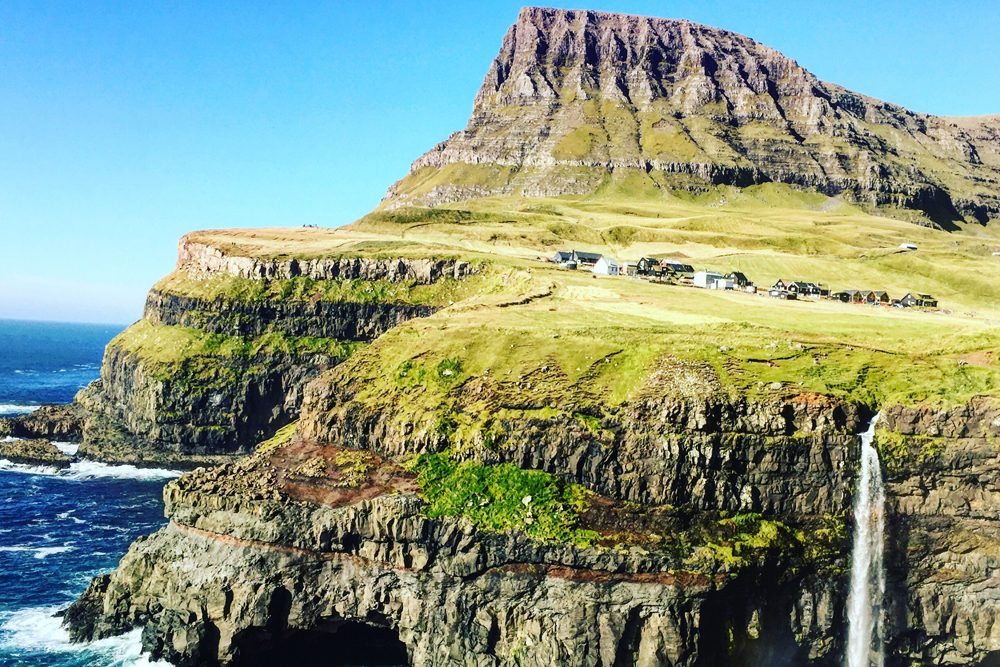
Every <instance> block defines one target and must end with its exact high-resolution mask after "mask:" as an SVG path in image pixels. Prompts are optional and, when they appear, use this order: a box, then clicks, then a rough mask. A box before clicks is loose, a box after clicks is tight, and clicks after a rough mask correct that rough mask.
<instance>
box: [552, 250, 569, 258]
mask: <svg viewBox="0 0 1000 667" xmlns="http://www.w3.org/2000/svg"><path fill="white" fill-rule="evenodd" d="M552 257H554V258H558V259H560V260H567V259H572V258H573V252H572V251H571V250H556V252H555V254H554V255H552Z"/></svg>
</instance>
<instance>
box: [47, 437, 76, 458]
mask: <svg viewBox="0 0 1000 667" xmlns="http://www.w3.org/2000/svg"><path fill="white" fill-rule="evenodd" d="M52 444H53V445H55V446H56V449H58V450H59V451H60V452H62V453H63V454H65V455H66V456H76V453H77V452H78V451H80V445H78V444H76V443H73V442H56V441H55V440H53V441H52Z"/></svg>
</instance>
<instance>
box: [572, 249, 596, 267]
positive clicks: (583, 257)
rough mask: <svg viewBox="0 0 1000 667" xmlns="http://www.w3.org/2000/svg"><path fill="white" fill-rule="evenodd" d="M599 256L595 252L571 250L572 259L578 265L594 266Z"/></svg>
mask: <svg viewBox="0 0 1000 667" xmlns="http://www.w3.org/2000/svg"><path fill="white" fill-rule="evenodd" d="M600 258H601V255H600V254H598V253H596V252H580V251H579V250H574V251H573V259H574V261H576V263H577V264H578V265H580V266H594V265H595V264H597V260H599V259H600Z"/></svg>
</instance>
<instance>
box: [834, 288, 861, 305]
mask: <svg viewBox="0 0 1000 667" xmlns="http://www.w3.org/2000/svg"><path fill="white" fill-rule="evenodd" d="M856 291H857V290H845V291H843V292H834V293H833V294H831V295H830V298H831V299H833V300H835V301H843V302H844V303H847V302H848V301H850V300H851V292H856Z"/></svg>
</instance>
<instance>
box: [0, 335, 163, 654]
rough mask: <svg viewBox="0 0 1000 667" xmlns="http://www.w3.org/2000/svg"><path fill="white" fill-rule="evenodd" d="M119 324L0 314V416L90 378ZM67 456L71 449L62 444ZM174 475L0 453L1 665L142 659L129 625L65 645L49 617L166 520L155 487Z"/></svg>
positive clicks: (70, 391)
mask: <svg viewBox="0 0 1000 667" xmlns="http://www.w3.org/2000/svg"><path fill="white" fill-rule="evenodd" d="M120 330H121V327H117V326H104V325H90V324H55V323H48V322H21V321H10V320H0V416H9V415H15V414H22V413H24V412H28V411H30V410H32V409H34V407H36V406H38V405H40V404H43V403H64V402H68V401H70V400H71V399H72V398H73V395H74V394H75V393H76V392H77V390H78V389H80V388H81V387H83V386H85V385H86V384H87V383H89V382H91V381H92V380H94V379H96V378H97V376H98V371H99V369H100V362H101V355H102V354H103V351H104V346H105V345H106V344H107V342H108V341H109V340H111V338H112V337H113V336H114V335H115V334H117V333H118V332H119V331H120ZM60 448H61V449H63V450H64V451H67V452H71V453H72V452H74V451H75V447H74V446H72V445H69V444H68V443H62V444H60ZM176 476H177V473H175V472H173V471H169V470H158V469H139V468H135V467H133V466H113V465H106V464H102V463H95V462H78V463H74V464H73V465H72V466H71V467H70V468H69V469H68V470H63V471H56V470H54V469H46V468H37V467H29V466H22V465H15V464H12V463H11V462H9V461H4V460H2V459H0V666H3V667H22V666H24V667H27V666H29V665H30V666H31V667H56V666H58V667H67V666H73V667H77V666H79V667H83V666H84V665H86V666H88V667H104V666H108V667H110V666H112V665H120V666H125V665H148V664H150V663H149V662H147V661H146V660H145V659H144V658H143V657H142V656H140V650H139V648H140V645H139V634H140V631H139V630H136V631H133V632H131V633H129V634H128V635H125V636H123V637H116V638H113V639H109V640H103V641H100V642H95V643H93V644H90V645H86V646H80V645H74V644H70V643H69V641H68V638H67V636H66V633H65V631H63V629H62V628H61V626H60V620H59V618H58V617H56V616H54V614H56V613H57V612H58V611H59V610H61V609H64V608H65V607H66V606H67V605H68V604H69V603H70V602H72V601H73V600H74V599H75V598H76V596H78V595H79V594H80V593H81V592H83V590H84V588H86V586H87V583H88V582H89V581H90V579H91V578H92V577H93V576H95V575H97V574H100V573H102V572H108V571H110V570H112V569H113V568H114V567H115V566H116V565H117V564H118V561H119V560H120V559H121V557H122V556H123V555H124V554H125V551H126V550H127V549H128V546H129V544H130V543H131V542H132V541H133V540H134V539H135V538H137V537H139V536H140V535H146V534H149V533H151V532H153V531H155V530H157V529H158V528H159V527H161V526H162V525H164V524H165V519H164V518H163V501H162V499H161V492H162V489H163V485H164V484H165V483H166V481H167V480H168V479H170V478H172V477H176Z"/></svg>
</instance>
